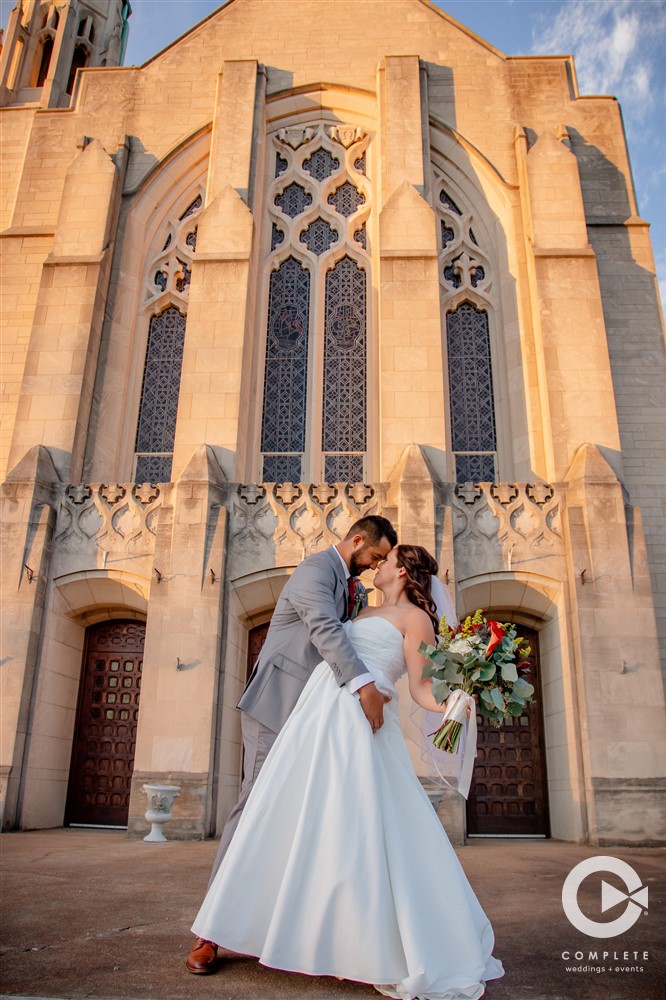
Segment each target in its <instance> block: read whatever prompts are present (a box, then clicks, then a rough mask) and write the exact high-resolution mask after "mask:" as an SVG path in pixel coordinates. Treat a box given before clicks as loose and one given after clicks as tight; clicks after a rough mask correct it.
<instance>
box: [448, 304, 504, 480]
mask: <svg viewBox="0 0 666 1000" xmlns="http://www.w3.org/2000/svg"><path fill="white" fill-rule="evenodd" d="M446 333H447V350H448V362H449V386H450V394H451V440H452V445H453V451H454V453H455V456H456V480H457V482H468V481H471V482H494V480H495V456H496V450H497V438H496V431H495V406H494V401H493V379H492V367H491V357H490V337H489V333H488V314H487V313H486V312H484V311H482V310H479V309H476V308H475V307H474V306H473V305H471V304H470V303H468V302H466V303H463V305H461V306H459V307H458V308H457V309H456V310H455V312H450V313H448V315H447V317H446Z"/></svg>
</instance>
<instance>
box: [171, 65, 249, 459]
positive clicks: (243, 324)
mask: <svg viewBox="0 0 666 1000" xmlns="http://www.w3.org/2000/svg"><path fill="white" fill-rule="evenodd" d="M263 84H264V77H263V75H261V76H258V67H257V64H256V62H254V61H248V62H242V61H241V62H227V63H225V64H224V68H223V71H222V73H221V74H220V78H219V81H218V90H217V100H216V106H215V118H214V124H213V136H212V147H211V153H210V168H209V174H208V189H207V192H206V208H205V209H204V211H203V213H202V214H201V215H200V216H199V231H198V237H197V252H196V256H195V258H194V262H193V265H192V281H191V285H190V301H189V307H188V313H187V336H186V338H185V352H184V356H183V370H182V380H181V386H180V396H179V402H178V418H177V422H176V440H175V445H174V459H173V476H174V478H177V477H178V475H179V473H180V470H182V468H183V467H184V465H185V463H186V461H187V460H188V458H189V456H190V455H191V453H192V451H193V449H194V448H196V447H197V446H198V445H200V444H201V443H203V442H209V443H211V444H212V443H215V445H216V448H217V452H216V453H217V455H218V457H219V459H220V462H221V464H222V467H223V469H224V472H225V475H226V476H227V477H228V478H229V479H235V478H236V466H237V462H238V452H239V449H240V448H241V447H242V445H243V443H244V442H243V441H242V434H243V430H242V427H241V426H240V424H239V414H240V410H241V407H240V399H241V387H242V375H243V359H244V356H245V354H246V352H247V351H249V350H250V349H251V347H250V345H251V337H250V336H249V335H248V336H246V332H247V331H250V330H251V327H252V320H253V312H252V309H253V306H252V303H251V302H248V288H249V287H251V282H250V257H251V251H252V239H253V232H254V220H253V218H252V212H251V211H250V209H249V208H248V205H247V201H248V199H249V197H250V190H251V187H252V178H253V138H254V127H255V115H256V114H257V111H258V109H259V108H260V107H261V106H262V104H263Z"/></svg>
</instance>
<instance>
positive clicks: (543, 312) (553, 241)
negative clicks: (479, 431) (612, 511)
mask: <svg viewBox="0 0 666 1000" xmlns="http://www.w3.org/2000/svg"><path fill="white" fill-rule="evenodd" d="M564 134H565V135H566V133H564ZM523 183H525V184H527V186H528V188H529V205H530V209H531V225H532V240H531V243H532V245H531V248H530V247H529V245H528V256H531V261H530V264H531V265H532V272H533V275H534V278H533V281H534V289H533V290H534V292H535V294H536V297H537V301H538V322H537V324H536V329H537V331H540V337H539V343H538V344H537V354H538V355H540V356H541V358H542V363H541V364H540V378H541V381H542V382H544V381H545V389H546V392H547V407H544V411H543V412H544V421H548V423H549V426H546V427H545V428H544V436H545V439H546V442H547V445H546V454H547V458H546V461H547V465H548V468H547V470H546V475H547V477H548V479H549V481H550V482H559V481H561V480H562V479H563V478H564V476H565V474H566V472H567V469H568V468H569V466H570V465H571V462H572V461H573V457H574V455H575V453H576V450H577V449H578V448H579V447H580V445H581V444H583V442H585V441H591V442H594V443H595V444H597V445H599V446H600V447H603V448H604V450H605V452H606V453H607V454H608V455H609V456H610V458H609V460H610V461H611V464H612V465H613V468H614V471H615V473H616V474H617V475H621V472H622V468H621V457H620V438H619V431H618V424H617V416H616V405H615V396H614V393H613V383H612V378H611V369H610V361H609V356H608V345H607V340H606V329H605V325H604V317H603V310H602V303H601V291H600V288H599V276H598V273H597V265H596V258H595V255H594V251H593V249H592V247H591V246H590V245H589V242H588V237H587V227H586V223H585V210H584V206H583V197H582V193H581V187H580V178H579V174H578V164H577V161H576V157H575V156H574V155H573V153H571V151H570V150H569V149H568V148H567V146H566V144H565V142H564V141H562V139H561V138H560V137H558V136H557V135H556V134H555V132H554V131H552V130H551V129H546V130H545V131H544V132H543V133H542V134H541V135H540V136H539V138H538V140H537V141H536V143H535V144H534V146H532V148H531V149H530V151H529V153H528V154H527V161H526V172H525V175H524V180H523ZM539 360H540V359H539V357H538V358H537V361H539ZM543 389H544V387H543V386H542V391H543Z"/></svg>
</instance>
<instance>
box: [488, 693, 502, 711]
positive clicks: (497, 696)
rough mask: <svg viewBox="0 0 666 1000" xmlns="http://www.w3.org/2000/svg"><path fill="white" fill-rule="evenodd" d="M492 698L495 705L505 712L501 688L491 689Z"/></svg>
mask: <svg viewBox="0 0 666 1000" xmlns="http://www.w3.org/2000/svg"><path fill="white" fill-rule="evenodd" d="M490 697H491V698H492V701H493V704H494V705H495V706H496V707H497V708H499V709H500V710H501V711H504V698H503V697H502V692H501V691H500V690H499V688H491V689H490Z"/></svg>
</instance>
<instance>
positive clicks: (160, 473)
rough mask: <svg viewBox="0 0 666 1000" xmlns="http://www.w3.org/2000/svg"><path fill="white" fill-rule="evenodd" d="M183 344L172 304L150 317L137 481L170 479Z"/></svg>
mask: <svg viewBox="0 0 666 1000" xmlns="http://www.w3.org/2000/svg"><path fill="white" fill-rule="evenodd" d="M184 344H185V316H184V315H183V314H182V313H181V312H180V311H179V310H178V309H176V308H175V306H170V307H169V308H168V309H165V310H164V312H162V313H160V315H159V316H153V318H152V319H151V321H150V327H149V332H148V347H147V350H146V364H145V368H144V373H143V386H142V389H141V405H140V409H139V426H138V429H137V434H136V452H137V460H136V472H135V477H134V478H135V481H136V482H138V483H144V482H150V483H168V482H169V480H170V478H171V462H172V458H173V445H174V440H175V436H176V413H177V410H178V393H179V391H180V374H181V369H182V366H183V348H184Z"/></svg>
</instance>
